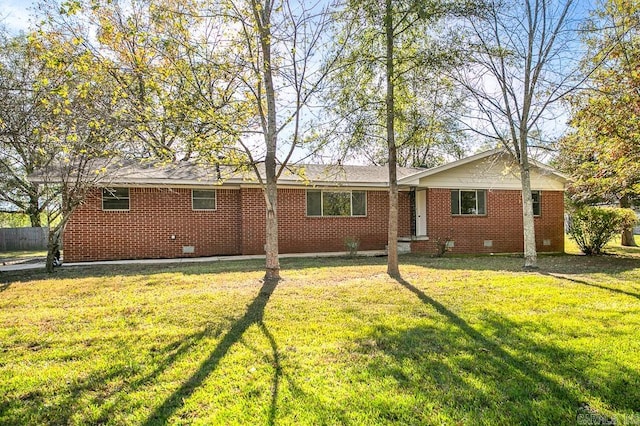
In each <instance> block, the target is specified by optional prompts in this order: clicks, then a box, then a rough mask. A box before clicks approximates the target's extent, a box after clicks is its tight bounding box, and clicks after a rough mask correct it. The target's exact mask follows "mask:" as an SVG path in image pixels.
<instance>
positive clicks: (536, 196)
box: [531, 191, 540, 216]
mask: <svg viewBox="0 0 640 426" xmlns="http://www.w3.org/2000/svg"><path fill="white" fill-rule="evenodd" d="M531 197H532V198H533V215H534V216H540V191H531Z"/></svg>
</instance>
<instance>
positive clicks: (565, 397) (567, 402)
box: [397, 278, 580, 424]
mask: <svg viewBox="0 0 640 426" xmlns="http://www.w3.org/2000/svg"><path fill="white" fill-rule="evenodd" d="M397 282H398V283H399V284H400V285H401V286H402V287H404V288H405V289H407V290H409V291H410V292H412V293H413V294H414V295H415V296H416V297H418V299H420V301H422V302H423V303H424V304H426V305H429V306H431V307H432V308H433V309H435V311H436V312H437V313H438V314H440V315H441V316H443V317H444V318H445V319H446V320H447V321H448V323H450V324H451V325H453V326H454V331H452V332H454V333H457V334H458V335H461V336H463V337H464V339H465V340H466V341H468V342H470V343H471V346H470V347H466V348H464V351H472V352H473V353H474V356H473V358H472V360H471V361H465V362H466V364H467V365H466V366H463V367H462V368H463V369H467V370H470V371H472V370H475V369H479V370H478V371H475V372H474V373H475V374H476V375H478V376H480V377H482V378H483V379H484V380H489V381H495V382H494V383H493V391H494V392H496V391H497V392H503V397H504V399H505V400H506V402H507V403H509V406H510V407H511V409H512V410H513V412H511V413H509V416H511V417H508V419H509V420H513V421H514V422H515V423H521V424H527V423H536V420H535V418H536V416H541V415H542V418H541V419H542V420H544V419H545V417H544V414H542V413H541V412H540V411H541V410H542V411H544V410H547V411H549V413H547V414H548V415H550V416H553V415H554V413H556V411H555V410H557V409H558V408H557V407H543V406H541V405H540V403H541V401H542V400H544V399H547V398H548V395H549V394H550V395H552V396H553V398H552V399H553V400H555V401H557V402H559V403H561V404H563V405H564V408H565V410H564V416H562V417H560V418H555V419H554V421H556V422H561V423H562V422H567V421H572V420H574V419H575V417H573V419H572V418H571V414H568V413H567V409H568V408H569V407H574V409H575V408H577V407H578V406H579V402H580V401H579V400H578V398H577V397H576V395H574V394H573V393H572V392H571V391H570V390H568V389H567V388H565V387H564V386H563V385H562V384H561V383H559V382H557V381H556V380H555V379H552V378H551V377H549V376H548V375H545V374H543V373H541V372H540V371H539V370H538V369H537V368H536V366H535V364H534V363H532V362H530V360H526V359H520V358H517V357H516V356H514V355H513V354H512V352H513V351H511V350H509V351H507V350H506V349H504V348H503V347H502V346H501V345H500V344H498V343H496V342H495V341H493V340H491V339H489V338H487V337H485V336H484V335H483V334H482V333H480V332H479V331H477V330H476V329H475V328H473V327H472V326H471V325H469V324H468V323H467V322H466V321H465V320H464V319H462V318H461V317H460V316H458V315H456V314H455V313H454V312H453V311H451V310H449V309H448V308H447V307H446V306H444V305H443V304H442V303H440V302H438V301H437V300H435V299H433V298H431V297H429V296H428V295H427V294H425V293H424V292H423V291H422V290H420V289H418V288H417V287H415V286H413V285H412V284H410V283H409V282H408V281H406V280H404V279H402V278H399V279H397ZM455 330H457V331H455ZM412 333H413V336H412V337H411V336H404V335H403V336H400V337H399V338H400V339H406V338H411V339H422V338H425V337H428V335H429V334H430V333H431V334H433V333H434V331H433V330H431V331H428V330H413V332H412ZM433 337H434V338H433V339H431V340H435V341H440V343H439V344H440V345H442V348H441V350H446V351H450V350H453V351H456V349H455V348H454V349H451V348H449V347H448V346H449V345H452V344H453V345H454V346H455V345H456V344H457V343H456V342H457V341H458V340H457V338H451V337H447V336H433ZM510 349H511V348H510ZM459 350H461V349H460V348H459ZM553 353H554V354H555V355H554V356H568V355H567V354H564V355H563V354H560V351H553ZM450 368H451V367H449V366H442V365H440V366H437V367H434V368H433V370H434V371H439V372H440V373H439V374H442V375H444V376H447V375H448V376H449V377H447V379H446V381H447V383H448V384H449V386H453V387H461V388H468V393H470V394H471V395H468V398H469V399H470V401H473V400H474V399H478V400H479V401H481V402H482V401H483V402H482V403H483V404H485V405H490V404H492V402H491V401H490V399H491V396H487V395H486V394H484V393H483V392H482V391H481V390H478V389H477V388H474V387H471V386H469V385H468V384H466V383H465V382H463V381H462V379H460V378H453V379H452V378H451V375H453V376H454V377H455V376H456V375H457V374H459V372H458V373H456V372H454V371H450ZM505 372H508V373H505ZM505 374H506V376H507V377H508V379H509V380H513V381H514V382H513V383H507V382H505V383H499V380H500V377H503V376H504V375H505ZM485 375H486V376H485ZM489 378H490V379H489ZM485 385H486V383H485ZM490 388H491V386H490ZM500 388H502V389H503V390H502V391H500V390H499V389H500ZM454 393H455V394H457V395H458V396H460V395H461V394H464V392H459V391H456V392H454ZM476 402H477V401H476ZM498 409H499V408H498ZM560 411H561V412H562V410H560ZM476 420H477V421H486V420H487V419H486V418H484V419H483V418H482V417H481V418H479V419H476ZM492 420H493V421H505V418H502V419H492ZM547 420H549V418H547Z"/></svg>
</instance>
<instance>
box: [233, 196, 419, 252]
mask: <svg viewBox="0 0 640 426" xmlns="http://www.w3.org/2000/svg"><path fill="white" fill-rule="evenodd" d="M242 200H243V203H244V206H245V209H244V210H243V212H242V221H243V227H242V233H243V235H242V245H243V254H261V253H264V244H265V200H264V195H263V193H262V190H261V189H243V190H242ZM401 200H403V203H402V202H401V204H402V205H403V207H404V208H405V210H404V211H405V212H406V211H408V206H409V201H408V197H406V196H405V197H401ZM246 206H251V208H246ZM388 211H389V196H388V194H387V191H367V216H366V217H308V216H307V215H306V191H305V190H304V189H280V190H278V234H279V238H278V246H279V250H280V252H281V253H305V252H327V251H345V250H346V248H345V245H344V240H345V238H346V237H356V238H358V239H359V240H360V249H361V250H382V249H384V247H385V245H386V241H387V223H388V220H389V215H388ZM405 216H407V215H406V214H405ZM401 222H402V223H403V225H402V226H404V227H405V228H407V229H408V226H409V219H408V218H406V219H405V220H404V221H401ZM404 222H406V224H404Z"/></svg>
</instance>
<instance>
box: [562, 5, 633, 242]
mask: <svg viewBox="0 0 640 426" xmlns="http://www.w3.org/2000/svg"><path fill="white" fill-rule="evenodd" d="M591 29H593V30H594V31H591V32H589V33H588V34H589V37H588V38H587V43H588V44H589V46H590V49H591V52H590V53H589V57H588V58H587V59H586V61H585V67H588V68H591V67H594V65H597V66H598V68H597V69H596V70H595V71H594V72H593V73H592V74H591V75H590V78H589V80H588V83H589V88H588V90H585V91H582V92H580V93H578V94H576V95H575V96H573V97H572V98H571V100H570V105H571V120H570V123H569V124H570V126H571V132H570V133H569V134H568V135H567V136H566V137H564V138H563V139H562V140H561V141H560V144H559V147H560V154H559V155H558V165H559V167H560V168H562V169H563V170H565V171H566V172H567V173H569V174H570V175H571V177H572V179H573V181H572V183H571V185H570V187H569V195H570V196H571V198H572V200H573V201H574V202H576V203H578V204H593V203H610V204H615V203H619V205H620V207H623V208H625V207H631V206H632V204H633V203H634V202H635V203H637V202H638V200H639V199H640V133H639V130H638V129H640V74H639V73H638V69H639V67H640V33H639V31H640V4H638V3H637V2H633V1H625V0H609V1H607V2H605V3H604V4H603V5H602V7H601V9H600V10H599V11H598V12H597V14H596V15H595V16H594V18H593V21H592V23H591ZM595 30H597V31H595ZM622 245H625V246H635V245H636V243H635V240H634V238H633V229H632V228H631V227H627V228H625V229H624V230H623V231H622Z"/></svg>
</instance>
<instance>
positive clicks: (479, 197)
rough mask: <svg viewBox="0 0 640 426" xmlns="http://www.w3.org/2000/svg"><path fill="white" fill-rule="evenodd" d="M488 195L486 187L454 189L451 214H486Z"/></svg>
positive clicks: (452, 191)
mask: <svg viewBox="0 0 640 426" xmlns="http://www.w3.org/2000/svg"><path fill="white" fill-rule="evenodd" d="M486 200H487V197H486V191H485V190H484V189H452V190H451V214H453V215H484V214H487V202H486Z"/></svg>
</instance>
